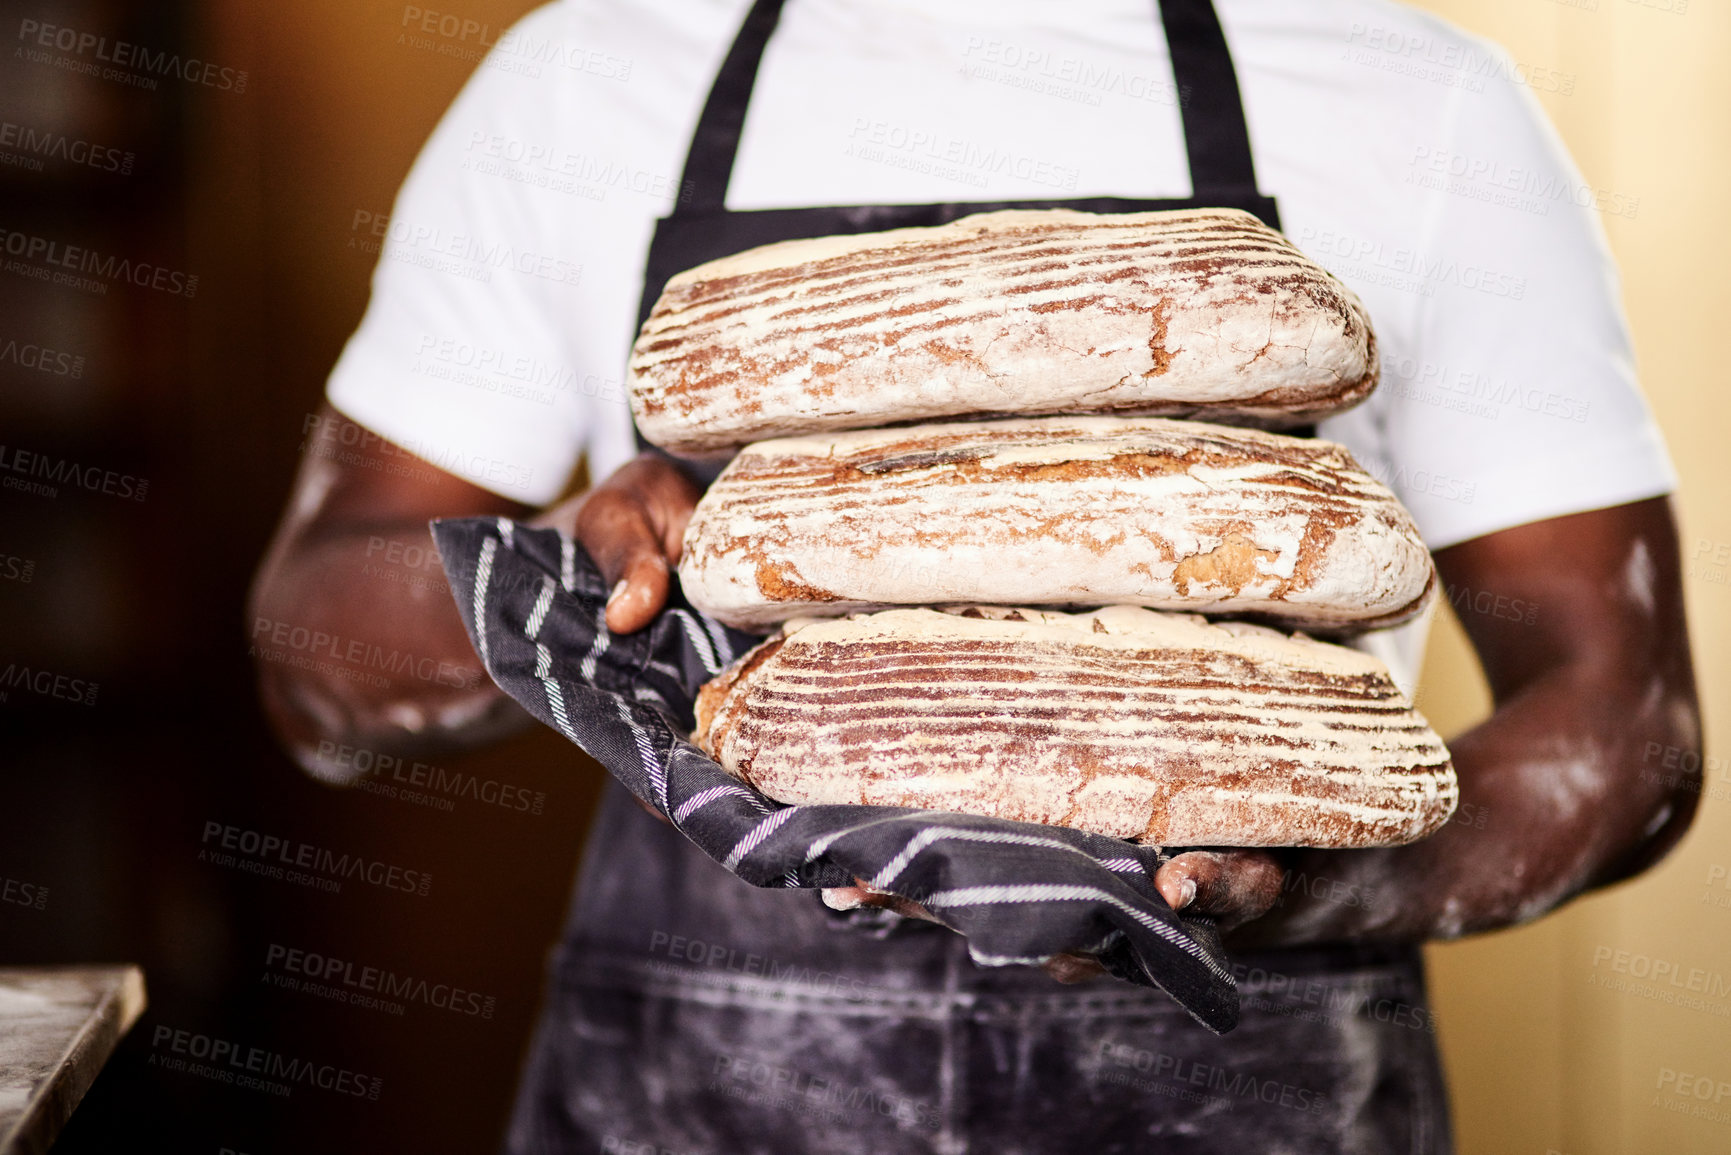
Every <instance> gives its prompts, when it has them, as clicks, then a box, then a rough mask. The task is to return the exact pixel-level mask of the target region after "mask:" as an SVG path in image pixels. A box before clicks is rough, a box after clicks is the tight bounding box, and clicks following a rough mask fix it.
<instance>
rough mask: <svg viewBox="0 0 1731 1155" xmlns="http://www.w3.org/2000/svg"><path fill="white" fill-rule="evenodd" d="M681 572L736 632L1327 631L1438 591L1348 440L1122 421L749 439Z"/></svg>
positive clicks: (1418, 602) (697, 525)
mask: <svg viewBox="0 0 1731 1155" xmlns="http://www.w3.org/2000/svg"><path fill="white" fill-rule="evenodd" d="M679 577H680V584H681V586H682V588H683V589H684V591H685V596H686V597H687V598H688V599H689V600H690V601H691V604H692V605H694V606H696V607H697V608H698V609H700V610H702V611H703V612H704V613H706V614H709V615H710V616H711V617H714V618H717V619H718V620H720V621H723V622H726V623H727V624H728V625H731V626H735V627H738V628H741V629H754V628H755V629H760V628H762V627H765V626H769V625H772V624H774V623H777V622H781V621H785V620H787V619H789V618H796V617H804V616H808V615H825V616H832V615H840V614H847V613H853V612H857V611H860V610H866V609H875V608H882V607H885V606H894V605H933V604H945V603H952V602H981V603H991V604H996V605H1029V604H1037V605H1051V606H1076V605H1086V606H1097V605H1102V604H1132V605H1143V606H1152V607H1156V608H1161V609H1172V610H1184V611H1193V612H1208V613H1227V614H1254V615H1259V616H1262V617H1263V618H1265V619H1266V620H1269V621H1273V622H1278V623H1280V624H1283V625H1290V626H1294V627H1297V628H1302V629H1308V630H1314V631H1325V632H1339V631H1342V630H1348V629H1366V628H1370V627H1372V626H1383V625H1390V624H1393V623H1395V622H1398V621H1403V620H1406V619H1408V618H1411V617H1413V616H1416V615H1417V614H1418V613H1420V612H1422V611H1423V609H1424V607H1425V605H1426V603H1427V602H1428V601H1429V599H1430V597H1431V595H1432V590H1433V588H1434V585H1435V572H1434V568H1433V566H1432V564H1431V558H1430V552H1429V551H1428V550H1427V549H1426V548H1425V545H1424V542H1423V540H1422V539H1421V538H1420V537H1419V533H1418V529H1417V527H1416V526H1415V525H1414V524H1413V521H1412V517H1411V515H1410V514H1409V513H1408V512H1407V511H1406V509H1405V508H1404V507H1403V506H1402V505H1401V504H1400V502H1399V501H1398V500H1397V499H1396V498H1395V496H1394V494H1392V493H1390V492H1389V491H1388V489H1387V488H1386V487H1384V486H1383V485H1381V484H1380V483H1379V482H1377V481H1376V480H1375V479H1373V478H1372V477H1370V476H1369V475H1368V474H1367V473H1365V472H1364V470H1362V469H1361V468H1359V466H1358V464H1357V463H1356V462H1355V461H1354V460H1353V458H1352V455H1351V454H1350V453H1348V452H1347V450H1346V449H1344V448H1343V447H1341V446H1339V445H1336V444H1334V443H1332V442H1328V441H1320V440H1314V439H1307V438H1296V437H1285V436H1281V435H1278V434H1272V433H1263V432H1260V431H1258V430H1251V429H1227V428H1223V427H1220V426H1212V425H1205V424H1201V423H1196V422H1182V421H1167V420H1162V419H1159V418H1121V417H1049V418H1033V419H1023V420H1011V421H995V422H956V423H952V424H948V425H922V426H913V427H907V428H899V429H881V430H864V431H860V432H854V433H839V434H828V435H819V436H814V437H808V438H789V439H783V440H778V441H766V442H759V443H758V444H755V445H750V446H747V447H746V448H745V449H744V450H743V451H741V453H740V454H739V456H737V457H736V458H734V460H733V462H732V463H731V464H729V465H728V467H727V469H726V470H725V471H724V472H723V473H722V475H721V476H720V478H719V479H717V481H716V482H715V484H714V485H712V486H711V487H710V489H709V491H708V492H707V493H705V494H704V496H703V498H702V500H701V501H700V502H699V503H698V505H697V509H696V511H695V512H694V513H693V514H692V518H691V521H690V523H689V524H688V525H687V527H686V532H685V541H684V547H683V553H682V555H681V561H680V565H679Z"/></svg>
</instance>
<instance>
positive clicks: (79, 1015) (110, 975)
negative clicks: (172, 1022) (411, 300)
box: [0, 966, 144, 1155]
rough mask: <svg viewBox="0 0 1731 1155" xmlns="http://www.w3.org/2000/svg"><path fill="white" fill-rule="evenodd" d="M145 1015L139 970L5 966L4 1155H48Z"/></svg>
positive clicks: (1, 1032) (1, 1023)
mask: <svg viewBox="0 0 1731 1155" xmlns="http://www.w3.org/2000/svg"><path fill="white" fill-rule="evenodd" d="M143 1011H144V972H143V971H141V970H139V969H138V968H137V967H135V966H75V967H0V1155H42V1153H44V1152H46V1151H47V1150H48V1148H49V1147H50V1146H51V1145H52V1144H53V1142H54V1137H55V1136H56V1135H58V1134H59V1132H60V1128H61V1127H62V1126H64V1125H65V1123H66V1120H67V1119H69V1118H71V1117H72V1111H73V1108H75V1107H77V1106H78V1101H79V1100H80V1099H82V1098H84V1092H85V1091H88V1090H89V1089H90V1084H92V1083H94V1082H95V1081H96V1075H97V1073H98V1072H99V1071H101V1070H102V1066H103V1064H104V1063H106V1062H107V1061H108V1058H109V1056H110V1055H112V1054H113V1053H114V1048H115V1046H116V1045H117V1044H119V1042H120V1040H121V1037H122V1036H124V1035H125V1034H126V1032H127V1030H128V1029H130V1028H131V1026H132V1024H133V1023H135V1022H137V1021H138V1016H139V1015H140V1014H141V1013H142V1012H143Z"/></svg>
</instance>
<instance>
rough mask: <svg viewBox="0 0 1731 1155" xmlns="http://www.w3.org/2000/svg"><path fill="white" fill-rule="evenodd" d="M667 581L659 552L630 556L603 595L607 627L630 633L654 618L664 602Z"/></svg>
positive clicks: (615, 631)
mask: <svg viewBox="0 0 1731 1155" xmlns="http://www.w3.org/2000/svg"><path fill="white" fill-rule="evenodd" d="M668 580H669V579H668V571H667V561H666V559H665V558H663V557H662V556H661V555H660V554H658V553H650V554H646V553H638V554H636V555H634V556H633V557H632V558H631V560H630V561H629V562H628V563H627V565H626V569H625V576H624V577H623V578H621V579H620V580H619V581H618V582H616V583H615V584H614V586H613V592H612V594H610V595H609V596H608V598H607V628H608V629H610V630H612V631H613V632H614V633H616V634H631V633H636V632H637V631H638V630H640V629H642V628H643V627H644V626H646V625H648V624H649V623H650V622H652V621H654V620H655V615H656V614H658V613H660V612H661V607H662V606H664V605H666V604H667V585H668Z"/></svg>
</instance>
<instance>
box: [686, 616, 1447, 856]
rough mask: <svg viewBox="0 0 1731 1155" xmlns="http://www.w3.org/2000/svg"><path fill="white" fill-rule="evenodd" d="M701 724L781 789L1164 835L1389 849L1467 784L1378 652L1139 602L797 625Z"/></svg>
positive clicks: (740, 666)
mask: <svg viewBox="0 0 1731 1155" xmlns="http://www.w3.org/2000/svg"><path fill="white" fill-rule="evenodd" d="M695 741H696V742H697V743H698V745H699V746H701V747H702V749H703V750H704V752H705V753H707V754H708V755H709V756H710V757H712V758H714V759H715V760H716V761H718V762H719V763H720V764H721V765H722V766H723V767H724V768H725V769H726V770H727V771H728V772H729V773H730V774H733V775H734V776H735V777H737V778H740V779H741V780H743V781H746V782H749V783H750V784H752V785H753V786H755V787H757V789H759V790H761V791H762V792H763V793H764V794H766V795H768V796H769V797H770V798H773V799H776V800H778V801H781V802H789V803H820V804H821V803H857V804H862V805H868V806H907V807H919V808H924V809H931V810H945V811H956V812H962V813H971V814H984V815H988V816H992V817H998V818H1007V819H1014V820H1018V821H1024V822H1037V823H1043V824H1046V825H1058V826H1072V827H1076V828H1079V829H1083V830H1090V831H1094V832H1096V833H1099V834H1105V835H1110V836H1113V837H1118V838H1126V839H1130V840H1132V841H1136V842H1142V843H1151V844H1155V845H1163V846H1318V847H1373V846H1395V845H1400V844H1403V843H1407V842H1412V841H1416V840H1417V839H1419V838H1423V837H1424V836H1425V835H1427V834H1430V833H1431V832H1433V831H1435V830H1437V829H1438V828H1440V827H1441V826H1442V824H1443V823H1444V822H1446V821H1447V820H1448V817H1449V815H1450V814H1451V813H1452V812H1453V810H1454V807H1455V803H1456V800H1457V797H1458V787H1457V784H1456V781H1455V775H1454V769H1453V766H1452V764H1451V763H1450V761H1449V755H1448V750H1447V748H1446V747H1444V745H1443V743H1442V740H1441V739H1440V738H1438V737H1437V735H1436V733H1435V731H1433V730H1432V729H1431V728H1430V725H1429V724H1428V723H1427V722H1426V721H1425V720H1424V718H1423V717H1422V716H1421V715H1420V714H1419V713H1418V712H1417V711H1415V710H1414V709H1413V708H1412V706H1411V704H1410V703H1409V702H1408V701H1407V699H1406V698H1405V696H1404V695H1402V694H1401V692H1400V690H1399V689H1398V688H1397V687H1396V686H1395V684H1394V682H1393V680H1392V679H1391V678H1390V677H1389V675H1388V671H1387V668H1386V667H1384V666H1383V665H1382V663H1380V662H1379V661H1377V660H1376V659H1375V658H1373V657H1371V656H1370V655H1368V654H1364V653H1361V652H1359V651H1357V650H1351V649H1347V648H1346V647H1343V646H1337V645H1331V644H1329V643H1326V642H1319V641H1316V640H1314V639H1311V638H1307V637H1305V636H1303V635H1287V634H1283V633H1279V632H1277V631H1274V630H1270V629H1266V628H1264V627H1260V626H1253V625H1248V624H1244V623H1210V622H1208V621H1206V620H1204V619H1202V618H1200V617H1197V616H1195V615H1190V614H1165V613H1158V612H1155V611H1152V610H1145V609H1139V608H1135V607H1129V606H1111V607H1107V608H1104V609H1101V610H1098V611H1095V612H1093V613H1087V614H1062V613H1050V612H1040V611H1035V610H1014V609H1005V608H1001V607H998V608H988V607H975V608H970V609H969V610H966V611H962V612H954V613H945V612H939V611H936V610H930V609H908V610H890V611H886V612H884V613H879V614H871V615H861V616H858V617H854V618H849V619H841V620H825V621H811V622H793V623H789V624H788V625H787V627H785V629H784V631H783V633H782V634H781V635H779V636H777V637H775V638H772V639H771V640H769V641H768V642H766V643H764V644H763V645H762V646H760V647H758V648H757V649H755V650H753V651H752V652H751V653H749V654H747V655H746V656H745V657H743V658H742V659H740V660H739V661H738V662H736V663H735V664H734V665H733V666H731V667H729V668H728V669H727V670H724V671H723V672H722V673H721V675H720V676H718V677H717V678H716V679H715V680H713V681H712V682H711V683H710V684H709V685H707V686H705V687H704V689H703V691H702V692H701V694H700V696H699V699H698V705H697V731H696V734H695Z"/></svg>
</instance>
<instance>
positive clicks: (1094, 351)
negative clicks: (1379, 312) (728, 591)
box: [629, 209, 1377, 457]
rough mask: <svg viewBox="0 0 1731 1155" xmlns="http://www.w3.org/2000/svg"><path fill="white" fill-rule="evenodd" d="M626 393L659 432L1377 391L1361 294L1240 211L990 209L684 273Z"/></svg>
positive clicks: (1265, 404)
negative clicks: (937, 223)
mask: <svg viewBox="0 0 1731 1155" xmlns="http://www.w3.org/2000/svg"><path fill="white" fill-rule="evenodd" d="M629 376H630V380H629V391H630V395H631V406H632V412H633V415H634V416H635V418H636V421H637V426H638V428H639V429H640V430H642V432H643V435H644V436H645V437H647V438H648V439H649V440H650V441H652V442H654V443H655V444H657V445H660V446H662V447H664V448H666V449H668V450H670V451H672V452H675V453H679V454H683V455H686V456H691V457H720V456H725V455H726V454H727V453H729V452H732V451H733V450H735V449H737V448H738V447H739V446H741V445H744V444H747V443H749V442H752V441H758V440H762V439H764V438H767V437H779V436H785V435H789V434H797V433H807V432H822V431H828V430H836V429H858V428H865V427H872V426H879V425H887V424H895V423H904V422H915V421H929V420H934V419H939V418H945V417H954V416H963V415H974V414H979V415H1015V414H1038V413H1136V414H1157V415H1165V416H1191V415H1200V416H1206V418H1207V419H1208V420H1210V421H1221V422H1228V423H1232V424H1258V425H1266V426H1270V427H1282V426H1288V425H1297V424H1303V423H1306V422H1310V421H1314V420H1317V419H1319V418H1321V417H1325V416H1328V415H1330V414H1333V413H1337V412H1340V411H1341V410H1344V409H1346V408H1349V407H1350V406H1352V405H1355V404H1357V403H1358V402H1359V401H1361V400H1363V398H1364V397H1366V396H1367V395H1369V393H1370V392H1371V390H1372V389H1373V388H1375V385H1376V379H1377V357H1376V350H1375V339H1374V337H1373V336H1372V334H1371V328H1370V323H1369V318H1368V316H1367V314H1366V313H1365V310H1364V306H1363V305H1362V304H1361V303H1360V302H1359V300H1358V298H1357V297H1356V296H1354V295H1353V294H1352V292H1351V291H1350V290H1349V289H1347V288H1346V287H1345V286H1344V285H1342V284H1341V283H1340V282H1339V281H1337V280H1336V279H1335V278H1334V277H1333V276H1331V275H1330V274H1329V273H1328V272H1327V271H1326V270H1325V269H1323V268H1322V267H1321V266H1319V265H1317V264H1316V263H1315V262H1313V261H1311V260H1310V259H1309V258H1307V257H1306V256H1304V254H1302V253H1301V252H1299V251H1298V249H1296V248H1295V247H1293V245H1292V244H1291V243H1290V242H1288V241H1287V240H1286V238H1284V237H1283V236H1281V235H1280V234H1279V233H1278V232H1276V231H1274V230H1273V229H1270V228H1268V227H1267V226H1266V225H1264V224H1263V223H1262V222H1261V221H1259V220H1257V219H1256V218H1255V217H1253V216H1251V215H1250V214H1248V213H1244V212H1239V211H1237V210H1234V209H1204V210H1185V211H1179V212H1163V213H1127V214H1109V215H1096V214H1091V213H1079V212H1074V211H1072V210H1067V209H1045V210H1015V211H1006V212H997V213H981V214H976V215H974V216H969V217H964V218H962V219H961V220H958V221H956V222H954V223H952V224H948V225H942V226H939V227H936V228H921V229H896V230H893V231H890V232H884V233H873V234H862V235H858V236H841V237H823V238H819V239H816V240H800V241H784V242H781V243H779V244H774V245H766V246H764V247H762V248H758V249H752V250H750V251H748V252H745V253H741V254H739V255H737V256H732V257H727V258H724V259H722V260H719V261H712V262H710V263H708V264H705V265H701V266H699V267H698V268H695V269H691V270H689V271H687V272H685V273H681V274H680V275H678V276H676V277H674V278H673V279H672V280H671V281H669V282H668V284H667V287H666V289H665V291H664V292H663V293H662V295H661V299H660V300H659V301H658V302H657V303H656V305H655V308H654V310H653V312H652V313H651V314H650V316H649V319H648V321H646V322H645V323H644V326H643V330H642V332H641V333H640V334H639V336H638V340H637V344H636V347H635V349H634V350H633V352H632V356H631V362H630V374H629Z"/></svg>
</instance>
